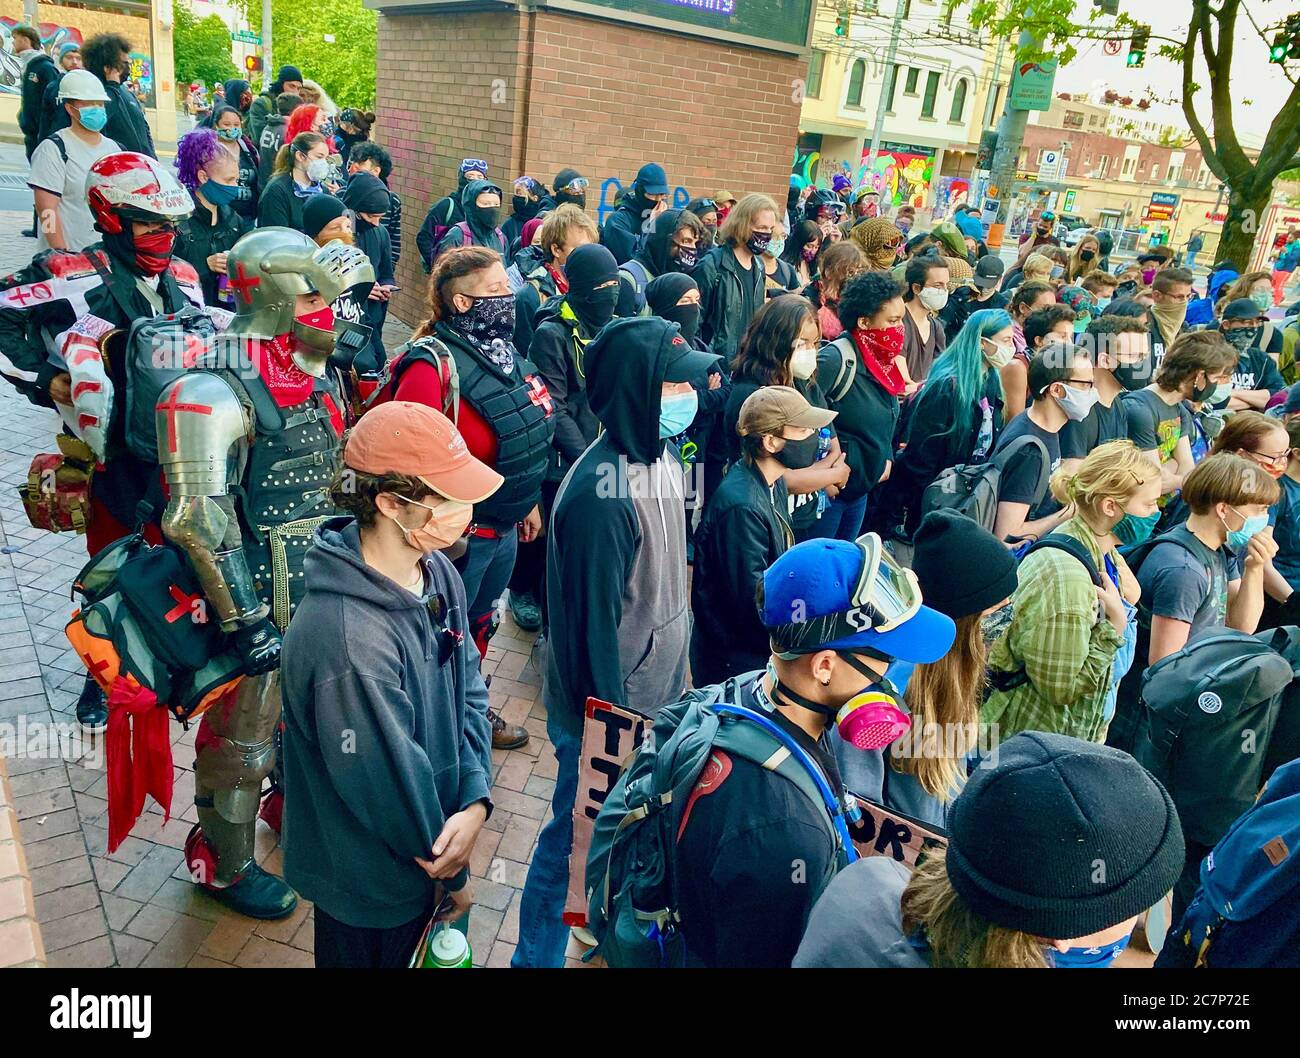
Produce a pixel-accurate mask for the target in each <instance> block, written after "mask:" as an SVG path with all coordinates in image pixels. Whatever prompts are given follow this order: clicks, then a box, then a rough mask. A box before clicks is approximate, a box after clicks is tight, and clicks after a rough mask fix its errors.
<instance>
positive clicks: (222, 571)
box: [155, 227, 375, 918]
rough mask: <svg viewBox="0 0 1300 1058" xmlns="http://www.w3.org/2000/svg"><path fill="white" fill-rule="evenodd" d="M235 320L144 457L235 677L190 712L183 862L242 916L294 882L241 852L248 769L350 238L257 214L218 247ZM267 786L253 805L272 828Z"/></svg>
mask: <svg viewBox="0 0 1300 1058" xmlns="http://www.w3.org/2000/svg"><path fill="white" fill-rule="evenodd" d="M226 266H227V274H228V275H229V277H230V285H231V288H232V289H233V290H234V291H235V297H236V314H235V318H234V320H233V321H232V322H231V324H230V326H229V327H228V329H227V330H226V332H225V334H224V335H222V336H221V340H220V341H219V342H217V343H214V349H213V350H211V351H210V353H209V354H208V356H207V357H206V358H204V359H203V360H201V361H200V362H199V364H198V367H199V370H195V371H192V372H189V373H187V374H185V375H184V376H182V377H181V378H179V379H177V380H176V381H175V382H174V383H172V384H170V385H169V386H168V387H166V388H165V389H164V390H163V392H162V397H161V399H160V400H159V401H158V405H157V409H156V413H155V417H156V422H157V429H158V458H159V462H160V463H161V464H162V469H163V474H164V476H165V478H166V482H167V485H168V488H169V495H170V502H169V503H168V505H167V509H166V512H165V513H164V515H163V520H162V531H163V534H164V535H165V536H166V537H167V538H168V539H169V540H170V541H171V542H172V543H173V544H175V545H176V546H178V547H180V548H181V549H182V550H183V551H185V552H186V554H187V555H188V556H189V558H190V561H191V562H192V564H193V566H194V569H195V572H196V574H197V576H198V580H199V583H200V585H201V586H202V588H203V593H204V595H205V596H206V599H207V602H208V604H209V606H210V607H211V608H212V609H213V610H214V611H215V614H214V617H215V618H216V619H217V620H219V621H220V623H221V628H222V630H223V631H224V632H225V633H226V636H227V642H228V645H229V646H230V647H232V648H233V649H234V650H235V651H236V652H237V653H238V654H239V655H240V656H241V657H242V659H243V662H244V669H245V672H246V673H247V676H246V678H245V679H244V680H243V682H242V683H240V684H239V686H238V687H237V688H236V690H235V691H234V692H233V693H232V695H231V696H230V697H229V698H228V699H226V700H225V701H222V702H219V703H217V704H215V705H214V706H213V707H212V708H211V709H209V710H208V711H207V712H206V713H205V714H204V716H203V721H202V723H201V725H200V727H199V731H198V736H197V738H196V740H195V752H196V757H195V765H194V780H195V782H194V786H195V796H194V800H195V804H196V805H197V806H198V814H199V823H198V825H197V826H196V827H195V828H194V829H193V830H192V831H191V833H190V836H189V838H188V840H187V841H186V845H185V854H186V861H187V863H188V864H189V867H190V872H191V876H192V877H193V878H194V879H195V880H196V881H197V882H198V883H199V884H201V885H202V886H203V887H204V888H205V889H206V890H208V891H209V892H210V893H211V894H212V895H214V896H215V897H217V898H218V899H220V900H221V901H222V902H223V903H225V904H226V905H227V906H229V907H231V908H233V909H234V910H237V911H239V912H240V913H242V914H245V915H249V916H251V917H254V918H280V917H282V916H284V915H287V914H289V913H290V912H291V911H292V910H293V908H294V906H295V905H296V903H297V896H296V895H295V894H294V892H293V890H292V889H290V888H289V886H288V885H287V884H285V882H284V881H283V880H282V879H280V878H278V877H276V876H275V875H272V874H269V873H268V872H266V871H264V870H262V868H261V867H259V866H258V865H257V863H256V862H255V861H254V859H253V834H254V827H255V824H256V818H257V815H258V804H259V800H260V795H261V787H262V780H263V779H264V778H265V777H266V776H267V775H268V774H270V773H271V771H272V767H273V765H274V760H275V747H274V741H273V736H274V733H275V731H276V728H277V726H278V723H279V719H280V693H279V676H278V672H277V671H276V670H277V669H278V667H279V662H280V643H281V633H282V632H283V631H284V628H285V626H286V625H287V624H288V621H289V617H290V615H291V614H292V612H293V608H294V606H295V605H296V603H297V602H298V600H299V599H300V598H301V596H302V592H303V581H302V577H303V572H302V571H303V558H304V556H305V554H306V552H307V548H308V545H309V544H310V543H311V537H312V533H313V532H314V531H315V529H316V527H317V526H318V525H320V524H321V522H323V521H324V520H325V518H326V517H328V516H330V515H332V514H334V513H335V510H334V507H333V504H332V503H331V502H330V500H329V488H330V483H331V481H332V480H333V477H334V474H335V471H336V470H337V464H338V453H339V444H340V440H341V437H342V433H343V419H342V415H341V414H340V409H339V407H338V403H337V399H336V397H335V395H334V394H333V392H332V391H331V389H330V387H329V386H328V385H327V384H326V383H325V382H324V378H325V373H326V372H325V368H326V362H327V360H328V358H329V355H330V352H331V351H332V350H333V348H334V329H333V328H334V319H333V312H332V311H331V309H330V303H331V302H332V301H333V300H334V299H335V298H337V297H338V296H339V295H340V294H341V293H342V292H343V291H344V290H347V289H348V288H350V287H353V286H355V285H356V284H358V283H365V282H372V283H373V282H374V278H375V276H374V271H373V269H372V268H371V266H370V264H369V262H368V261H367V260H366V257H365V254H363V253H362V252H361V251H360V250H358V249H357V248H356V247H353V246H347V245H345V244H343V243H341V242H332V243H329V244H327V245H326V246H323V247H318V246H317V245H316V244H315V242H313V241H312V240H311V239H309V238H308V237H307V236H306V235H303V234H302V233H301V232H298V231H294V230H293V229H291V228H279V227H267V228H258V229H256V230H255V231H252V232H250V233H249V234H248V235H246V236H244V237H243V238H242V239H240V241H239V242H237V243H236V244H235V246H234V247H233V248H232V249H231V250H230V254H229V257H228V258H227V262H226ZM280 800H281V798H280V795H279V793H278V790H276V791H273V793H272V795H271V797H270V798H268V801H267V804H266V805H265V806H264V807H263V811H262V815H263V818H265V819H266V820H267V822H268V823H270V824H271V826H272V827H273V828H274V829H278V824H279V815H280Z"/></svg>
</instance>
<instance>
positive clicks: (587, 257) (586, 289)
mask: <svg viewBox="0 0 1300 1058" xmlns="http://www.w3.org/2000/svg"><path fill="white" fill-rule="evenodd" d="M564 277H565V279H567V280H568V281H569V289H570V290H573V291H577V292H579V293H582V294H587V293H590V292H591V291H593V290H595V289H596V287H598V286H600V284H601V283H608V282H609V281H610V280H611V279H617V278H618V261H616V260H615V259H614V255H613V254H612V253H610V252H609V250H607V249H606V248H605V247H603V246H601V245H600V243H598V242H591V243H586V244H584V245H582V246H579V247H578V248H577V249H576V250H574V251H573V253H571V254H569V256H568V257H567V258H565V261H564Z"/></svg>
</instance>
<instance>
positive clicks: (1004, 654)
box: [980, 441, 1160, 742]
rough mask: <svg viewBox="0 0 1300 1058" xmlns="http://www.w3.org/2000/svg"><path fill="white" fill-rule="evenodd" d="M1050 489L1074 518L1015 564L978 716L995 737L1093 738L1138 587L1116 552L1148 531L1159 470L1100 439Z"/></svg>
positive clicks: (1108, 703) (1129, 648) (1098, 736)
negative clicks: (1008, 611)
mask: <svg viewBox="0 0 1300 1058" xmlns="http://www.w3.org/2000/svg"><path fill="white" fill-rule="evenodd" d="M1051 488H1052V495H1053V496H1054V497H1055V498H1056V500H1057V502H1058V503H1061V504H1064V505H1067V509H1071V510H1073V512H1074V513H1073V514H1072V516H1071V517H1070V518H1068V519H1067V520H1066V521H1065V522H1063V523H1062V524H1061V525H1060V526H1058V527H1057V529H1056V530H1055V531H1054V532H1053V533H1051V534H1049V535H1048V536H1047V537H1045V538H1044V539H1043V540H1042V541H1040V542H1039V543H1038V545H1037V546H1036V547H1034V548H1031V549H1030V551H1029V553H1028V554H1027V555H1026V556H1025V558H1024V560H1023V561H1022V562H1021V563H1020V586H1019V587H1018V588H1017V589H1016V593H1015V594H1014V595H1013V596H1012V597H1011V601H1012V604H1013V605H1014V607H1015V615H1014V616H1013V617H1012V619H1011V625H1010V627H1009V628H1008V629H1007V632H1006V635H1004V636H1003V637H1002V638H1001V639H999V640H998V641H997V643H996V644H994V647H993V650H992V651H991V652H990V656H989V682H990V683H991V684H992V686H993V690H992V692H991V693H990V694H989V696H988V699H987V700H986V701H985V703H984V707H983V709H982V710H981V713H980V715H981V718H982V719H983V721H984V722H985V723H987V724H997V725H998V731H999V733H1000V735H1001V737H1003V738H1006V737H1007V736H1009V735H1012V734H1015V733H1016V732H1017V731H1030V730H1032V731H1055V732H1058V733H1060V734H1064V735H1073V736H1075V737H1076V738H1083V739H1087V740H1089V741H1093V742H1100V741H1102V737H1103V734H1104V731H1105V727H1106V724H1107V722H1108V721H1109V719H1110V715H1111V712H1110V710H1113V708H1114V688H1115V685H1116V684H1117V683H1118V679H1117V678H1116V677H1115V674H1114V673H1115V668H1116V666H1117V663H1118V665H1119V666H1122V668H1123V669H1124V670H1127V668H1128V664H1129V663H1130V662H1131V661H1132V659H1133V650H1134V643H1135V642H1136V628H1134V627H1132V626H1133V616H1134V613H1135V609H1134V608H1135V607H1136V606H1137V602H1138V597H1139V590H1138V582H1137V579H1136V578H1135V577H1134V575H1133V573H1132V572H1131V571H1130V570H1129V568H1128V565H1127V563H1126V562H1125V561H1124V559H1123V557H1122V556H1121V555H1120V553H1119V550H1118V549H1119V546H1120V545H1121V544H1136V543H1139V542H1140V541H1142V540H1143V539H1145V538H1146V537H1147V536H1149V535H1150V533H1151V530H1152V528H1153V527H1154V524H1155V520H1156V517H1157V516H1158V514H1159V509H1158V507H1157V501H1158V500H1159V499H1160V472H1159V470H1157V469H1156V468H1155V467H1154V466H1153V465H1152V464H1151V463H1150V462H1149V461H1148V460H1146V459H1145V458H1144V457H1143V455H1142V453H1141V452H1140V451H1139V450H1138V449H1137V447H1136V446H1134V445H1133V444H1132V443H1131V442H1130V441H1110V442H1108V443H1107V444H1104V445H1101V446H1100V447H1098V448H1095V449H1093V451H1092V452H1090V453H1089V454H1088V456H1087V458H1085V459H1084V460H1083V462H1082V464H1080V466H1079V468H1078V469H1077V470H1075V471H1074V472H1070V471H1058V472H1057V473H1056V474H1054V475H1053V476H1052V482H1051ZM1121 651H1123V652H1124V653H1122V654H1121ZM1122 674H1123V673H1122V672H1121V674H1120V675H1122Z"/></svg>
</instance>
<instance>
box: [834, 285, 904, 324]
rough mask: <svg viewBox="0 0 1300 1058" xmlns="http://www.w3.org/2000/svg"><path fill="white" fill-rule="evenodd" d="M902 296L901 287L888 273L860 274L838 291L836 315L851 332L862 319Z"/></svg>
mask: <svg viewBox="0 0 1300 1058" xmlns="http://www.w3.org/2000/svg"><path fill="white" fill-rule="evenodd" d="M902 296H903V285H902V284H901V283H899V282H897V281H896V280H895V279H894V277H893V276H891V275H890V274H889V273H888V272H860V273H859V274H858V275H855V276H854V277H853V278H852V279H850V280H849V281H848V282H847V283H845V284H844V289H843V290H841V291H840V304H839V307H838V309H837V310H836V314H837V315H838V316H839V318H840V319H841V320H842V321H843V323H844V327H845V329H846V330H850V331H851V330H853V329H854V328H855V327H856V326H857V325H858V320H859V319H861V318H862V317H864V316H865V317H867V318H868V319H869V318H870V317H872V316H874V315H875V314H876V313H877V312H879V311H880V310H881V309H882V308H883V307H884V305H885V302H887V301H893V300H894V298H900V297H902Z"/></svg>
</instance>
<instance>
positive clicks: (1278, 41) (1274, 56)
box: [1268, 30, 1287, 62]
mask: <svg viewBox="0 0 1300 1058" xmlns="http://www.w3.org/2000/svg"><path fill="white" fill-rule="evenodd" d="M1286 53H1287V42H1286V33H1284V32H1282V31H1281V30H1279V31H1278V33H1277V36H1275V37H1274V38H1273V46H1272V47H1271V48H1269V49H1268V61H1269V62H1286Z"/></svg>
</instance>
